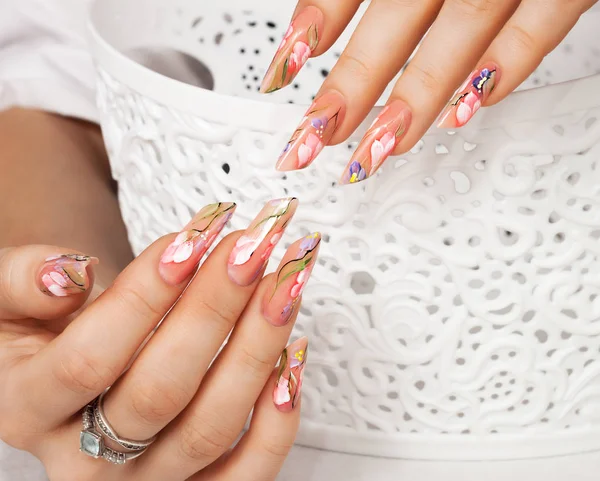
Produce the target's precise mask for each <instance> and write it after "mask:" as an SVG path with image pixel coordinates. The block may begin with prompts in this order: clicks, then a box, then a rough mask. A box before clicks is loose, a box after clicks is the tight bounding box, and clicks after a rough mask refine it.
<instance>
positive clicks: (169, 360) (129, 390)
mask: <svg viewBox="0 0 600 481" xmlns="http://www.w3.org/2000/svg"><path fill="white" fill-rule="evenodd" d="M297 205H298V201H297V200H296V199H295V198H287V199H277V200H273V201H270V202H268V203H267V204H266V205H265V206H264V208H263V209H262V210H261V211H260V213H259V214H258V216H257V217H256V218H255V219H254V221H253V222H252V223H251V224H250V226H249V227H248V229H247V230H246V231H245V232H243V233H236V234H232V235H230V236H228V237H227V238H226V239H225V240H223V241H222V242H221V243H220V244H219V245H218V246H217V247H216V248H215V250H214V251H213V253H212V254H211V255H210V256H209V257H208V259H207V260H206V262H204V264H203V265H202V266H201V268H200V270H199V271H198V273H197V274H196V276H195V278H194V280H193V281H192V282H191V283H190V285H189V286H188V288H187V289H186V291H185V293H184V294H183V296H182V298H181V299H180V300H179V302H178V303H177V304H176V305H175V307H174V308H173V309H172V310H171V312H170V313H169V315H168V316H167V318H166V319H165V320H164V321H163V323H162V324H161V327H160V329H158V331H157V332H156V334H155V335H154V336H153V337H152V339H151V340H150V341H149V342H148V344H146V346H144V349H143V350H142V352H141V354H140V355H139V356H138V358H137V359H136V360H135V362H134V363H133V365H132V366H131V368H130V369H129V370H128V371H127V373H125V374H124V375H123V377H121V379H120V380H119V381H118V382H117V384H116V385H115V386H114V387H113V388H111V390H110V391H109V392H108V394H107V396H106V402H105V405H104V411H105V415H106V417H107V419H108V420H109V422H110V424H111V425H112V426H113V427H114V429H116V430H117V432H118V434H119V435H120V436H122V437H124V438H127V439H138V440H144V439H148V438H151V437H152V436H154V435H156V434H157V433H158V432H159V431H160V430H161V429H163V428H164V427H165V426H166V425H167V424H168V423H169V422H171V421H172V420H173V419H174V418H175V417H176V416H177V415H178V414H179V413H180V412H181V411H182V410H183V409H184V408H185V406H187V404H188V403H189V401H190V400H191V399H192V397H193V396H194V394H196V391H197V390H198V387H199V386H200V383H201V381H202V378H203V376H204V374H205V372H206V370H207V369H208V366H209V365H210V363H211V361H212V360H213V359H214V357H215V355H216V353H217V352H218V350H219V348H220V347H221V345H222V344H223V342H224V341H225V338H226V337H227V335H228V334H229V332H230V331H231V329H232V328H233V326H234V325H235V323H236V322H237V320H238V318H239V317H240V315H241V314H242V312H243V310H244V308H245V307H246V304H247V303H248V300H249V299H250V297H251V296H252V294H253V292H254V291H255V289H256V286H257V284H258V278H259V277H260V274H262V272H263V271H264V267H265V264H266V262H267V261H268V258H269V256H270V254H271V251H272V249H273V248H274V247H275V245H276V244H277V242H278V241H279V239H281V236H282V234H283V232H284V230H285V227H286V226H287V225H288V223H289V221H290V220H291V218H292V216H293V214H294V212H295V210H296V208H297ZM240 234H242V235H240ZM234 244H235V245H234ZM228 259H229V261H228Z"/></svg>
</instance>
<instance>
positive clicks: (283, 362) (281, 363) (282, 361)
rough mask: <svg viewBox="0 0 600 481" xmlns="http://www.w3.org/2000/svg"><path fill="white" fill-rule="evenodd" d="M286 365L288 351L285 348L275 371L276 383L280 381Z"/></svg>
mask: <svg viewBox="0 0 600 481" xmlns="http://www.w3.org/2000/svg"><path fill="white" fill-rule="evenodd" d="M287 363H288V351H287V348H286V349H284V350H283V352H282V353H281V357H280V358H279V369H278V370H277V381H279V379H281V376H283V373H284V372H285V368H286V367H287Z"/></svg>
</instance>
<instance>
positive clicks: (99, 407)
mask: <svg viewBox="0 0 600 481" xmlns="http://www.w3.org/2000/svg"><path fill="white" fill-rule="evenodd" d="M107 392H108V389H107V390H106V391H104V392H103V393H102V394H101V395H100V397H99V398H98V401H97V402H96V403H95V404H94V423H95V424H96V426H97V427H98V429H100V431H102V433H103V434H104V435H105V436H107V437H108V438H110V439H112V440H113V441H114V442H115V443H117V444H118V445H119V446H121V447H122V448H125V449H129V450H131V451H142V450H144V449H146V448H147V447H148V446H150V445H151V444H152V443H153V442H154V441H155V440H156V436H152V437H151V438H150V439H146V440H144V441H134V440H133V439H126V438H122V437H120V436H119V435H118V434H117V433H116V432H115V430H114V429H113V428H112V426H111V425H110V423H109V422H108V419H106V415H105V414H104V396H105V395H106V393H107Z"/></svg>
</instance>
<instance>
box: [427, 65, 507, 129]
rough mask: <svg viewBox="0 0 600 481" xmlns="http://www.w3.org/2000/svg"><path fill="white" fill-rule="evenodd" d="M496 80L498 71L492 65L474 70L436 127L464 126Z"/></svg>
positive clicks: (442, 114) (488, 93) (487, 95)
mask: <svg viewBox="0 0 600 481" xmlns="http://www.w3.org/2000/svg"><path fill="white" fill-rule="evenodd" d="M498 80H500V70H499V69H498V66H497V65H496V64H494V63H488V64H486V65H484V66H483V67H481V68H478V69H477V70H475V71H474V72H473V73H472V74H471V75H470V76H469V79H468V80H467V81H466V82H465V84H464V85H463V86H462V87H461V88H460V89H458V92H457V93H456V94H455V96H454V98H453V99H452V101H451V102H450V103H449V104H448V105H447V106H446V108H445V109H444V111H443V112H442V113H441V115H440V117H439V121H438V127H440V128H443V129H455V128H457V127H462V126H463V125H465V124H466V123H467V122H468V121H469V120H471V118H472V117H473V115H475V112H477V111H478V110H479V109H480V108H481V105H482V104H483V103H484V102H485V100H486V99H487V98H488V97H489V95H490V94H491V93H492V90H494V87H495V86H496V83H497V82H498Z"/></svg>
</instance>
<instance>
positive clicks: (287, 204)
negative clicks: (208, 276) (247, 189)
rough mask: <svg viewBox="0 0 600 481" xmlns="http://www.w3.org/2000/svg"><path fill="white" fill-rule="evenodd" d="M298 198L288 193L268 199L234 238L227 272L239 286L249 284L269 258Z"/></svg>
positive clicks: (296, 204) (295, 206)
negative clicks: (284, 197)
mask: <svg viewBox="0 0 600 481" xmlns="http://www.w3.org/2000/svg"><path fill="white" fill-rule="evenodd" d="M297 207H298V199H296V198H295V197H288V198H286V199H275V200H271V201H269V202H267V204H266V205H265V206H264V207H263V208H262V210H261V211H260V213H259V214H258V215H257V216H256V218H255V219H254V220H253V221H252V223H251V224H250V226H249V227H248V228H247V229H246V231H245V232H244V233H243V234H242V236H241V237H240V238H239V239H238V240H237V242H236V243H235V246H234V247H233V249H232V251H231V254H230V256H229V261H228V263H227V264H228V265H227V272H228V273H229V277H230V278H231V280H232V281H233V282H235V283H236V284H238V285H240V286H247V285H249V284H252V282H254V280H255V279H256V277H257V276H258V275H259V274H260V272H261V271H262V269H263V267H264V266H265V265H266V264H267V262H268V261H269V256H270V255H271V251H272V250H273V248H274V247H275V246H276V245H277V243H278V242H279V240H280V239H281V236H282V235H283V232H284V231H285V228H286V227H287V225H288V223H289V222H290V220H291V218H292V217H293V215H294V213H295V212H296V208H297Z"/></svg>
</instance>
